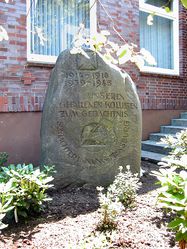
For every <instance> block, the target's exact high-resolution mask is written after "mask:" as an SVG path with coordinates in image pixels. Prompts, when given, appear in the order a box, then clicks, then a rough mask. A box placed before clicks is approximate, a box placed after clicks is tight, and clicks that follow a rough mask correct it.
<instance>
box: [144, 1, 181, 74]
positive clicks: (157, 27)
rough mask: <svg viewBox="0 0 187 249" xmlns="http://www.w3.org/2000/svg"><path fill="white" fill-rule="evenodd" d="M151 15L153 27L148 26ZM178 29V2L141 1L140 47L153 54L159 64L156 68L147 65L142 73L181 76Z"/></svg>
mask: <svg viewBox="0 0 187 249" xmlns="http://www.w3.org/2000/svg"><path fill="white" fill-rule="evenodd" d="M163 6H167V7H169V8H170V10H171V11H170V12H166V11H165V9H164V8H163ZM149 14H153V25H148V24H147V17H148V15H149ZM178 29H179V28H178V0H173V1H168V0H140V47H141V48H145V49H147V50H148V51H149V52H151V54H152V55H153V56H154V58H155V60H156V62H157V65H156V66H150V65H148V64H146V65H145V66H144V67H143V69H142V71H144V72H151V73H161V74H171V75H178V74H179V31H178Z"/></svg>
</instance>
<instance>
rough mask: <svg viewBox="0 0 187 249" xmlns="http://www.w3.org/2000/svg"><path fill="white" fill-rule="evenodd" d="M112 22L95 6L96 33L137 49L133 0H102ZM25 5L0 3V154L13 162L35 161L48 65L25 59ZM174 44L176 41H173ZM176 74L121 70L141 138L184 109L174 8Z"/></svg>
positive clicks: (186, 75)
mask: <svg viewBox="0 0 187 249" xmlns="http://www.w3.org/2000/svg"><path fill="white" fill-rule="evenodd" d="M101 2H102V4H103V6H104V7H105V8H106V10H107V11H108V13H109V14H110V15H111V17H112V18H113V20H114V23H112V22H111V20H110V19H108V17H107V16H106V13H105V11H104V8H103V7H102V6H101V5H100V4H99V3H98V4H97V22H98V29H100V30H103V29H107V30H109V31H110V33H111V35H112V39H113V41H115V42H117V43H122V41H120V38H119V37H118V36H117V34H116V32H115V31H114V29H113V26H114V25H115V28H116V29H117V31H118V32H119V33H120V34H121V35H122V36H123V37H124V38H125V39H126V41H127V42H129V43H130V42H133V43H135V44H137V45H139V44H140V29H139V25H140V21H139V13H140V10H139V1H138V0H133V1H130V0H119V1H115V0H102V1H101ZM27 16H28V11H27V6H26V0H14V1H10V2H9V3H8V4H6V3H5V2H4V0H0V25H3V26H4V27H5V28H6V30H7V32H8V35H9V40H8V41H2V42H0V61H1V63H0V143H1V148H0V150H3V151H7V152H9V154H10V155H11V157H10V160H12V161H14V162H15V161H16V162H18V161H27V162H29V161H32V162H38V159H39V147H40V146H39V132H40V119H41V111H42V106H43V103H44V98H45V92H46V89H47V85H48V81H49V76H50V72H51V69H52V68H53V64H47V63H33V62H32V63H31V62H28V60H27V45H28V44H27ZM176 39H177V38H176ZM179 60H180V64H179V65H180V66H179V75H168V74H167V75H166V74H158V73H148V72H147V73H146V72H140V71H139V70H138V69H137V68H136V66H134V65H133V64H130V63H129V64H127V65H126V66H125V68H124V69H125V70H126V71H127V72H128V73H129V74H130V76H131V77H132V79H133V80H134V82H135V84H136V86H137V90H138V94H139V97H140V101H141V104H142V109H143V138H144V139H145V138H146V137H147V136H148V134H149V132H153V131H158V130H159V126H160V125H161V124H167V123H169V121H170V118H171V117H177V116H178V115H179V113H180V112H181V111H183V110H186V109H187V11H186V10H185V9H184V8H183V7H182V6H180V7H179Z"/></svg>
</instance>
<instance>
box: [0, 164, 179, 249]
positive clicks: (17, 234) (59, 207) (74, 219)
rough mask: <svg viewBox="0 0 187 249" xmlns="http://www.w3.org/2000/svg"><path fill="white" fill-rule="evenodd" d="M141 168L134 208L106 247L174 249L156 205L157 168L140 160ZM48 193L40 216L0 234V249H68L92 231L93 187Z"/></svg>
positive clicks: (94, 218)
mask: <svg viewBox="0 0 187 249" xmlns="http://www.w3.org/2000/svg"><path fill="white" fill-rule="evenodd" d="M142 167H143V170H144V174H143V176H142V177H141V182H142V187H141V189H140V190H139V192H138V197H137V205H136V207H135V208H133V210H126V211H125V212H123V214H122V215H120V216H119V218H118V223H117V230H116V233H117V235H118V237H117V240H116V241H114V242H113V247H110V248H120V249H121V248H126V249H148V248H149V249H160V248H162V249H169V248H173V249H176V248H178V245H177V243H175V235H174V234H173V233H172V232H170V231H169V230H168V229H167V222H168V221H169V215H167V214H164V213H163V211H162V210H161V209H159V208H158V207H157V206H156V196H157V192H158V189H157V186H156V185H155V181H156V179H155V178H154V177H153V176H151V174H150V172H151V171H152V170H155V169H158V166H157V165H156V164H153V163H150V162H146V161H143V162H142ZM50 194H51V195H52V198H53V201H52V202H51V203H50V204H49V205H48V207H47V209H46V211H45V212H44V213H43V214H42V215H41V216H40V217H34V218H33V217H30V219H29V220H28V221H27V223H26V224H21V225H20V224H19V225H15V224H12V225H10V226H9V228H8V229H6V230H4V231H3V233H1V234H0V248H3V249H16V248H21V249H23V248H24V249H25V248H26V249H27V248H28V249H31V248H32V249H61V248H66V249H70V246H69V245H70V244H71V245H75V244H77V243H79V241H81V240H82V239H83V238H85V237H87V236H89V234H91V233H92V232H93V231H95V230H96V227H97V225H98V223H99V219H100V214H99V212H98V199H97V192H96V191H95V190H94V189H93V188H91V187H90V186H88V185H85V186H83V187H76V188H75V187H68V188H66V189H63V190H58V191H54V192H52V193H50ZM77 248H78V246H74V247H73V249H77ZM86 249H91V248H90V247H88V248H86ZM98 249H101V248H98ZM106 249H107V248H106Z"/></svg>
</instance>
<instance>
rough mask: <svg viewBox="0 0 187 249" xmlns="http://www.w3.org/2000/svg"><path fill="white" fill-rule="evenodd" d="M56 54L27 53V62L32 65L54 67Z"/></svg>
mask: <svg viewBox="0 0 187 249" xmlns="http://www.w3.org/2000/svg"><path fill="white" fill-rule="evenodd" d="M56 60H57V56H45V55H28V56H27V64H28V65H32V66H33V65H34V66H45V67H54V65H55V63H56Z"/></svg>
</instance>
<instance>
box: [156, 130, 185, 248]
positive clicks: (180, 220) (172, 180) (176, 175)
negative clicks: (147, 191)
mask: <svg viewBox="0 0 187 249" xmlns="http://www.w3.org/2000/svg"><path fill="white" fill-rule="evenodd" d="M162 141H164V142H165V143H167V144H168V146H170V148H171V149H172V150H171V153H170V155H169V156H168V157H166V158H164V162H161V163H160V165H161V166H162V167H166V168H161V169H160V170H159V172H153V173H154V175H155V176H156V177H157V178H158V180H159V184H161V189H160V190H159V194H158V203H159V205H160V206H161V207H162V208H166V209H167V211H168V212H170V213H171V214H172V216H173V215H174V216H175V218H174V219H173V220H172V221H171V222H170V223H169V224H168V227H169V228H171V229H173V230H174V231H176V240H177V241H179V247H180V248H181V249H184V248H185V247H186V246H187V172H186V171H185V170H184V169H187V130H185V131H182V132H181V133H178V134H177V136H176V138H173V137H171V136H168V137H166V138H165V139H163V140H162Z"/></svg>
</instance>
